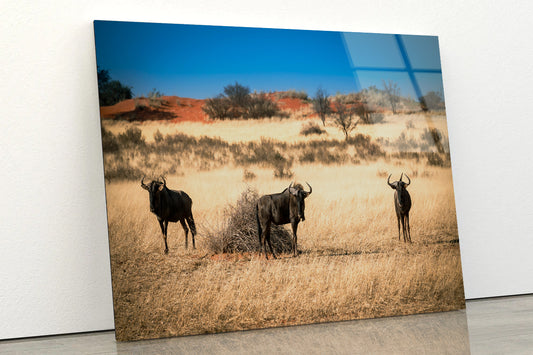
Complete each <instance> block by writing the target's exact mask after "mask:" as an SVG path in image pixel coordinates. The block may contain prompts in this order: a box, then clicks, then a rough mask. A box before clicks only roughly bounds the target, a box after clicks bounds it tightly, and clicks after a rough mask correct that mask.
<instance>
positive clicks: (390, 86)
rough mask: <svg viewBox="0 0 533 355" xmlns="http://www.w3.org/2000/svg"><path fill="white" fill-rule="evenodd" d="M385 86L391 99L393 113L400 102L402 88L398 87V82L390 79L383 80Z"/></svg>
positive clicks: (386, 92)
mask: <svg viewBox="0 0 533 355" xmlns="http://www.w3.org/2000/svg"><path fill="white" fill-rule="evenodd" d="M383 88H384V91H385V94H387V98H388V99H389V103H390V106H391V109H392V113H393V114H395V113H396V105H397V104H398V102H400V88H399V87H398V84H396V83H395V82H394V81H392V80H389V82H388V83H387V82H385V80H383Z"/></svg>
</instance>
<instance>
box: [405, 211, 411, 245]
mask: <svg viewBox="0 0 533 355" xmlns="http://www.w3.org/2000/svg"><path fill="white" fill-rule="evenodd" d="M405 223H406V224H407V238H408V239H409V243H412V241H411V225H410V224H409V213H407V214H406V215H405Z"/></svg>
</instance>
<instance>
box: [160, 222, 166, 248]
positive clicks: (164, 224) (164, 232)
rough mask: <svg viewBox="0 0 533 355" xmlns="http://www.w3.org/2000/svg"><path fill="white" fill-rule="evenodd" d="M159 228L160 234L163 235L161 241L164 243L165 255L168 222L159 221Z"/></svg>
mask: <svg viewBox="0 0 533 355" xmlns="http://www.w3.org/2000/svg"><path fill="white" fill-rule="evenodd" d="M159 226H160V227H161V233H163V240H164V241H165V254H168V244H167V227H168V221H162V220H159Z"/></svg>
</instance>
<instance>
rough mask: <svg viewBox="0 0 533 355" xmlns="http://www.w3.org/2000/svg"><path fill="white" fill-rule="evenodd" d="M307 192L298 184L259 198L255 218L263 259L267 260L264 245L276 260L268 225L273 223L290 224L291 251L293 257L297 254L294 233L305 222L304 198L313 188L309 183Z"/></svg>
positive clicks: (296, 242) (296, 240)
mask: <svg viewBox="0 0 533 355" xmlns="http://www.w3.org/2000/svg"><path fill="white" fill-rule="evenodd" d="M306 184H307V186H309V192H307V191H304V188H303V186H302V185H300V184H296V185H294V186H293V185H292V182H291V184H290V185H289V187H287V188H286V189H285V190H283V192H280V193H277V194H271V195H264V196H261V197H260V198H259V200H258V201H257V205H256V217H257V230H258V233H259V243H260V246H261V247H262V249H263V253H265V257H266V258H267V260H268V254H267V248H266V244H267V243H268V246H269V247H270V251H271V252H272V256H273V257H274V259H276V253H275V252H274V248H272V242H271V241H270V225H271V223H274V224H276V225H281V224H287V223H290V224H291V225H292V235H293V240H292V250H293V253H294V256H296V253H297V247H298V239H297V237H296V231H297V229H298V223H300V220H301V221H305V214H304V213H305V201H304V200H305V198H306V197H307V196H309V195H310V194H311V192H313V188H312V187H311V185H309V183H306Z"/></svg>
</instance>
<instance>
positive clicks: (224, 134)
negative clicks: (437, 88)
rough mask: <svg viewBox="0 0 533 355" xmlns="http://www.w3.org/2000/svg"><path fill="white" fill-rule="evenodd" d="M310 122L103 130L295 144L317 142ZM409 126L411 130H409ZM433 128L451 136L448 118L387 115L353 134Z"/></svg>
mask: <svg viewBox="0 0 533 355" xmlns="http://www.w3.org/2000/svg"><path fill="white" fill-rule="evenodd" d="M308 121H310V119H295V118H291V119H280V118H268V119H260V120H253V121H250V120H226V121H216V122H214V123H210V124H206V123H202V122H189V121H185V122H180V123H167V122H158V121H147V122H143V123H138V122H126V121H112V120H105V121H104V127H105V128H106V129H107V130H109V131H111V132H112V133H114V134H118V133H122V132H124V131H125V130H126V129H128V128H130V127H137V128H139V129H141V130H142V131H143V134H144V136H145V137H146V140H147V141H148V142H151V141H153V140H154V133H155V132H157V131H158V130H159V131H160V132H161V133H162V134H176V133H184V134H187V135H191V136H194V137H200V136H209V137H220V138H221V139H222V140H224V141H227V142H229V143H235V142H247V141H258V140H260V139H261V138H262V137H271V138H274V139H276V140H279V141H284V142H288V143H294V142H302V141H303V142H305V141H307V140H309V139H312V138H317V137H316V136H314V137H313V136H309V137H306V136H303V135H301V134H300V131H301V129H302V125H304V124H305V123H306V122H308ZM312 121H314V122H317V123H319V124H320V126H321V127H322V123H321V122H320V120H319V119H313V120H312ZM408 126H409V127H410V128H407V127H408ZM431 127H434V128H437V129H438V130H439V131H441V132H443V134H444V136H445V137H447V136H448V130H447V126H446V116H444V115H438V114H435V115H433V114H432V115H424V114H412V115H395V116H392V115H387V116H385V119H384V120H383V122H382V123H380V124H375V125H363V124H360V125H358V126H357V128H356V130H355V132H354V133H362V134H368V135H370V136H372V137H373V138H375V139H377V138H385V139H391V140H393V139H395V138H397V137H398V135H399V134H400V132H402V131H404V132H406V135H407V136H408V137H412V138H414V139H418V137H419V136H420V134H421V133H422V132H423V131H424V129H427V128H431ZM323 128H324V129H325V130H326V132H327V135H322V136H320V139H338V140H344V134H343V133H342V132H341V131H340V130H339V129H338V128H336V127H335V126H334V125H333V124H332V123H331V121H327V122H326V127H323Z"/></svg>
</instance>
